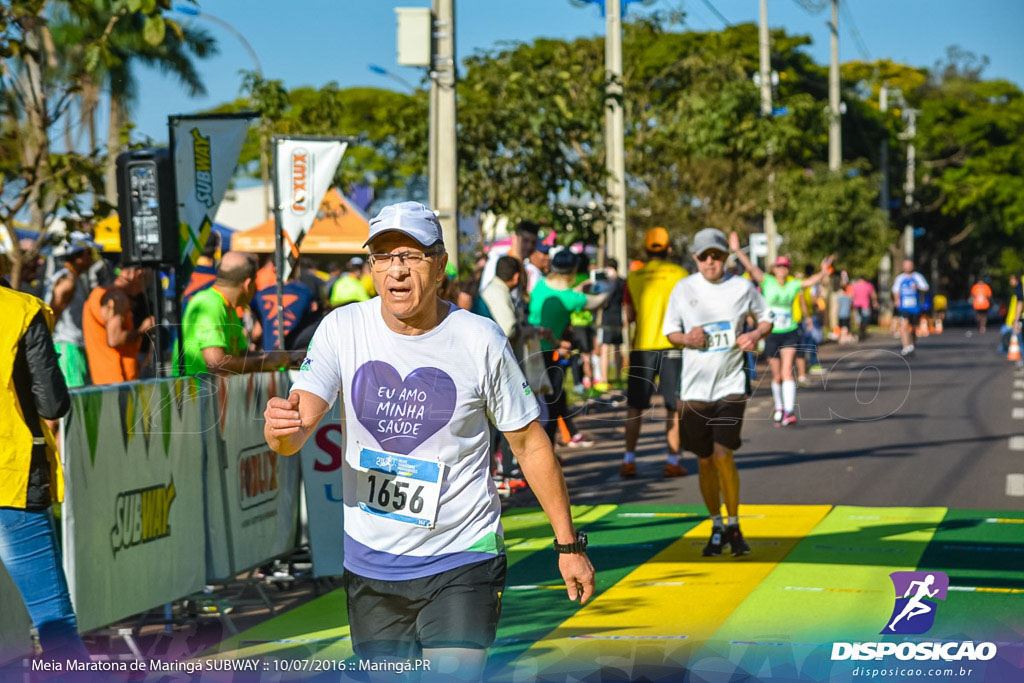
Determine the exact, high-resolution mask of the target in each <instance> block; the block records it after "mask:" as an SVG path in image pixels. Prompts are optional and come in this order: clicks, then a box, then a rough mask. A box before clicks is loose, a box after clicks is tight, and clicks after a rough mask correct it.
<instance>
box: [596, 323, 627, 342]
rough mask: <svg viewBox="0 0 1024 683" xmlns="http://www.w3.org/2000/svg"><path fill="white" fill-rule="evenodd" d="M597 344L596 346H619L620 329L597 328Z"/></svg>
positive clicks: (620, 340)
mask: <svg viewBox="0 0 1024 683" xmlns="http://www.w3.org/2000/svg"><path fill="white" fill-rule="evenodd" d="M597 343H598V344H610V345H612V346H621V345H622V343H623V340H622V328H621V327H599V328H597Z"/></svg>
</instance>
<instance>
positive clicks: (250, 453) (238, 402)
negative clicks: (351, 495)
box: [201, 372, 299, 583]
mask: <svg viewBox="0 0 1024 683" xmlns="http://www.w3.org/2000/svg"><path fill="white" fill-rule="evenodd" d="M201 381H202V383H203V385H204V386H205V387H208V388H209V389H210V390H209V391H204V392H203V393H204V395H205V396H207V397H208V399H209V400H210V401H211V402H212V405H213V411H214V415H215V429H214V430H211V432H209V433H208V436H209V437H210V439H211V440H212V444H211V450H210V457H209V458H207V461H206V496H207V497H206V509H207V535H208V539H209V553H208V554H207V558H206V559H207V570H206V576H207V582H208V583H212V582H214V581H219V580H224V579H233V578H234V577H235V576H236V575H237V574H238V573H240V572H243V571H245V570H248V569H251V568H253V567H256V566H259V565H261V564H264V563H265V562H267V561H269V560H272V559H273V558H275V557H278V556H280V555H284V554H286V553H288V552H290V551H291V550H292V549H294V548H295V544H296V542H297V533H296V532H297V527H298V513H299V459H298V458H293V457H286V456H281V455H278V454H277V453H275V452H274V451H272V450H270V448H269V447H268V446H267V443H266V441H265V440H264V438H263V424H264V419H263V410H264V408H266V405H267V400H268V399H269V398H270V397H271V396H287V395H288V389H289V387H290V381H289V379H288V374H287V373H285V372H264V373H249V374H245V375H230V376H227V377H215V376H212V375H203V376H201Z"/></svg>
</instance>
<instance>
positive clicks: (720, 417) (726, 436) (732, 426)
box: [681, 394, 747, 458]
mask: <svg viewBox="0 0 1024 683" xmlns="http://www.w3.org/2000/svg"><path fill="white" fill-rule="evenodd" d="M746 408H747V397H746V396H744V395H743V394H735V395H733V396H726V397H725V398H723V399H720V400H718V401H713V402H711V403H706V402H704V401H683V415H682V418H681V423H682V429H683V443H685V444H686V450H688V451H693V452H694V453H696V454H697V457H698V458H710V457H711V454H712V452H713V451H714V447H715V444H716V443H717V444H721V445H723V446H725V447H726V448H728V449H730V450H733V451H735V450H736V449H738V448H739V447H740V445H741V444H742V443H743V440H742V439H741V438H740V431H741V430H742V429H743V411H744V410H746Z"/></svg>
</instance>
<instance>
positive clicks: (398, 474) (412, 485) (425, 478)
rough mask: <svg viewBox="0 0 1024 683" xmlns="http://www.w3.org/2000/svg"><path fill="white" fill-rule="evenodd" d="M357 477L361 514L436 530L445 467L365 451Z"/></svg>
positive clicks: (362, 451) (402, 456)
mask: <svg viewBox="0 0 1024 683" xmlns="http://www.w3.org/2000/svg"><path fill="white" fill-rule="evenodd" d="M356 473H357V480H356V498H357V499H358V505H359V509H360V510H362V511H363V512H368V513H370V514H372V515H377V516H379V517H386V518H387V519H390V520H392V521H395V522H401V523H402V524H411V525H413V526H418V527H425V528H427V529H432V528H433V527H434V523H435V521H436V520H437V507H438V499H439V498H440V495H441V480H442V479H443V478H444V465H443V464H441V463H439V462H437V461H435V460H421V459H419V458H412V457H409V456H407V455H399V454H396V453H388V452H387V451H377V450H371V449H369V448H363V449H360V451H359V469H357V470H356Z"/></svg>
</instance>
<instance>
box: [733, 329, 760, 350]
mask: <svg viewBox="0 0 1024 683" xmlns="http://www.w3.org/2000/svg"><path fill="white" fill-rule="evenodd" d="M759 341H761V335H760V334H758V333H757V330H754V331H752V332H747V333H745V334H741V335H740V336H738V337H736V346H738V347H740V350H741V351H753V350H754V349H756V348H757V342H759Z"/></svg>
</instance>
